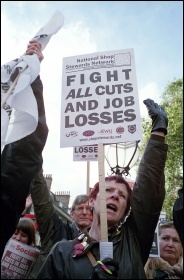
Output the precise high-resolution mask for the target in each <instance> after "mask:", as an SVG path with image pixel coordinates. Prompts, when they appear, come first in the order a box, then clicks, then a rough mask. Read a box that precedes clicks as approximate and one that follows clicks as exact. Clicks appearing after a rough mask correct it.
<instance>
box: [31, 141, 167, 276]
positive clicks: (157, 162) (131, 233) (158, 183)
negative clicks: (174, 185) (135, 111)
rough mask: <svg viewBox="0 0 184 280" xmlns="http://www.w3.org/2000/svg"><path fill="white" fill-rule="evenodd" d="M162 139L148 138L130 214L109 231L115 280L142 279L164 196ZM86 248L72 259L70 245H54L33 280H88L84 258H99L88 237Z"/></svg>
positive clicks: (87, 262) (88, 267) (95, 244)
mask: <svg viewBox="0 0 184 280" xmlns="http://www.w3.org/2000/svg"><path fill="white" fill-rule="evenodd" d="M163 142H164V138H163V137H160V136H156V135H151V139H150V140H149V141H148V144H147V147H146V149H145V152H144V155H143V156H142V159H141V162H140V165H139V170H138V175H137V178H136V183H135V186H134V188H133V192H132V196H131V209H132V210H131V213H130V216H129V217H128V219H127V220H126V222H125V223H124V224H123V225H122V227H121V231H120V232H119V233H117V231H116V229H114V230H112V229H111V230H110V231H109V241H112V242H113V259H114V260H115V261H117V262H118V263H119V273H118V278H119V279H146V276H145V272H144V265H145V263H146V261H147V259H148V256H149V253H150V249H151V246H152V242H153V237H154V232H155V228H156V226H157V222H158V220H159V215H160V211H161V209H162V205H163V201H164V197H165V188H164V185H165V182H164V167H165V162H166V155H167V149H168V146H167V145H166V144H164V143H163ZM86 236H87V237H88V239H87V242H88V244H89V246H88V247H87V248H86V249H85V250H84V251H83V253H82V254H80V255H77V256H76V257H74V244H75V243H80V242H81V241H80V240H78V239H76V240H72V241H68V242H67V241H61V242H58V243H57V244H56V245H54V247H53V248H52V250H51V252H50V254H49V256H48V258H47V260H46V262H45V263H44V265H43V267H42V268H41V270H40V272H39V273H38V275H37V278H36V279H89V278H90V277H91V275H92V270H93V266H92V264H91V262H90V260H89V258H88V256H87V255H86V252H87V251H88V250H90V251H91V252H92V254H93V255H94V257H95V259H96V260H99V259H100V255H99V242H96V241H95V240H93V239H92V238H91V237H89V236H88V233H87V232H86Z"/></svg>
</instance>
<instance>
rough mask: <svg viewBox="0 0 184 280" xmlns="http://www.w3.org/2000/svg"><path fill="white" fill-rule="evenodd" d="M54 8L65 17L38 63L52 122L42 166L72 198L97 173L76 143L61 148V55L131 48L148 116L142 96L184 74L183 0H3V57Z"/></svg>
mask: <svg viewBox="0 0 184 280" xmlns="http://www.w3.org/2000/svg"><path fill="white" fill-rule="evenodd" d="M57 10H58V11H60V12H61V13H62V14H63V16H64V25H63V27H62V28H61V29H60V30H59V31H58V32H57V33H56V34H54V35H53V36H52V37H51V39H50V41H49V43H48V45H47V46H46V48H45V49H44V51H43V54H44V60H43V61H42V62H41V70H40V76H41V79H42V82H43V87H44V103H45V110H46V118H47V125H48V128H49V134H48V138H47V142H46V145H45V147H44V151H43V170H44V174H51V175H52V186H51V191H52V192H53V193H55V192H58V191H61V192H70V202H69V206H71V204H72V202H73V200H74V199H75V197H76V195H78V194H84V193H86V192H87V185H89V186H90V187H93V186H94V184H95V183H96V182H97V181H98V178H99V177H98V163H97V161H96V162H90V164H89V165H88V167H89V173H88V174H89V178H88V177H87V162H79V161H73V147H70V148H60V113H61V94H62V92H61V86H62V60H63V57H69V56H77V55H82V54H88V53H93V52H101V51H112V50H122V49H130V48H133V49H134V55H135V64H136V76H137V85H138V93H139V106H140V112H141V116H142V117H146V116H147V115H148V114H147V110H146V108H145V105H144V104H143V100H144V99H146V98H151V99H153V100H154V101H155V102H158V103H159V102H160V100H161V99H160V98H161V95H162V93H163V92H164V90H165V89H166V86H167V84H168V83H170V82H172V81H174V79H180V78H182V76H183V71H182V69H183V62H182V61H183V56H182V54H183V1H136V2H135V1H75V2H73V1H1V65H3V64H4V63H6V62H9V61H10V60H12V59H15V58H17V57H19V56H20V55H22V54H23V53H24V52H25V50H26V47H27V44H28V42H29V40H31V39H32V38H33V37H34V35H35V34H36V33H37V31H38V30H39V29H40V28H41V27H43V26H44V25H45V24H46V23H47V21H48V20H49V19H50V18H51V17H52V15H53V14H54V13H55V12H56V11H57ZM105 172H106V173H105V175H107V172H108V165H105ZM130 174H131V177H129V178H130V179H131V180H134V179H135V176H136V174H135V171H134V170H133V169H132V170H131V171H130Z"/></svg>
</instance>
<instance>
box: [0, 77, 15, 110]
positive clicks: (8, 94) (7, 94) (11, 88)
mask: <svg viewBox="0 0 184 280" xmlns="http://www.w3.org/2000/svg"><path fill="white" fill-rule="evenodd" d="M19 76H20V73H19V74H18V75H17V77H16V78H15V80H14V81H13V83H12V84H11V86H10V88H9V90H8V91H7V93H6V95H5V98H4V100H2V102H1V108H2V107H3V106H4V104H5V102H6V100H7V99H8V97H9V96H10V94H11V93H12V91H13V89H14V88H15V86H16V84H17V81H18V78H19Z"/></svg>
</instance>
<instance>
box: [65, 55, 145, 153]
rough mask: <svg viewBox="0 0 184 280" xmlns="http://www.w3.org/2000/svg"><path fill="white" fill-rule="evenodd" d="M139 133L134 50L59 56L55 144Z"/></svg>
mask: <svg viewBox="0 0 184 280" xmlns="http://www.w3.org/2000/svg"><path fill="white" fill-rule="evenodd" d="M141 139H142V127H141V117H140V109H139V98H138V88H137V79H136V71H135V59H134V50H133V49H125V50H116V51H106V52H98V53H91V54H86V55H79V56H72V57H65V58H63V74H62V95H61V134H60V147H61V148H62V147H76V146H84V145H95V144H96V145H97V144H99V143H104V144H111V143H120V142H127V141H136V140H141Z"/></svg>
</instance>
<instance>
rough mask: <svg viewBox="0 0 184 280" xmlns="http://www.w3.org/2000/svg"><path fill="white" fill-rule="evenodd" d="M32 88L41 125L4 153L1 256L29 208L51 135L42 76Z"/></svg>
mask: <svg viewBox="0 0 184 280" xmlns="http://www.w3.org/2000/svg"><path fill="white" fill-rule="evenodd" d="M31 87H32V90H33V93H34V96H35V98H36V101H37V104H38V115H39V119H38V125H37V128H36V130H35V131H34V132H33V133H31V134H30V135H28V136H26V137H24V138H22V139H20V140H18V141H15V142H13V143H11V144H8V145H6V146H5V147H4V149H3V152H2V156H1V256H2V254H3V251H4V247H5V245H6V243H7V241H8V240H9V238H10V237H11V236H12V234H13V233H14V231H15V229H16V226H17V223H18V221H19V218H20V217H21V213H22V212H23V210H24V208H25V202H26V197H27V196H28V194H29V189H30V184H31V181H32V179H33V177H34V176H35V174H36V173H37V172H38V171H39V170H40V169H41V167H42V162H43V159H42V150H43V148H44V146H45V143H46V139H47V135H48V127H47V125H46V118H45V108H44V102H43V85H42V82H41V80H40V76H38V77H37V78H36V80H35V81H34V82H33V83H32V84H31Z"/></svg>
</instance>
